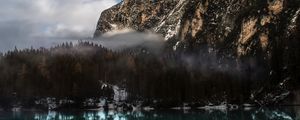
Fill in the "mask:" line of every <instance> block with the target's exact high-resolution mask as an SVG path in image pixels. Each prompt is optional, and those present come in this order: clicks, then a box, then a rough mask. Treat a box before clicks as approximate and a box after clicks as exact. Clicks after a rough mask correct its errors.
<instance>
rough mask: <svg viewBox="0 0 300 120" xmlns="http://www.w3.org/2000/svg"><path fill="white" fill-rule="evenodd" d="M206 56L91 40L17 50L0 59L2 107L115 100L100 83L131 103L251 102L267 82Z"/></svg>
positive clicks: (250, 71)
mask: <svg viewBox="0 0 300 120" xmlns="http://www.w3.org/2000/svg"><path fill="white" fill-rule="evenodd" d="M206 55H208V54H204V53H199V54H185V53H182V52H165V53H162V55H156V54H152V53H151V52H149V51H148V50H147V49H144V48H142V47H136V48H132V49H124V50H120V51H111V50H108V49H106V48H104V47H103V46H101V45H98V44H93V43H89V42H79V43H78V44H76V45H73V44H72V43H64V44H62V45H59V46H56V47H52V48H49V49H45V48H40V49H32V48H31V49H24V50H18V49H17V48H16V49H15V50H14V51H9V52H7V53H5V54H1V55H0V76H1V78H0V101H1V102H0V103H2V104H3V105H8V104H6V103H10V101H11V100H14V99H17V100H20V101H27V102H28V103H32V102H33V101H34V100H36V99H39V98H45V97H55V98H68V99H73V100H77V101H82V100H83V99H86V98H101V97H106V98H108V99H112V94H113V93H112V91H109V90H102V89H101V84H100V83H101V82H105V83H110V84H113V85H118V86H122V87H124V88H126V90H127V91H128V93H129V99H128V101H135V100H149V101H151V100H152V101H153V100H161V101H168V102H169V103H172V102H173V103H182V102H202V103H208V102H209V101H213V102H216V103H221V102H223V101H228V102H233V103H243V102H249V96H250V94H251V90H253V89H255V88H259V87H260V84H258V83H260V82H261V81H263V79H264V78H261V79H257V78H256V77H255V78H254V77H249V76H254V75H256V74H257V72H253V71H254V69H255V68H251V67H243V68H239V69H237V68H238V65H236V64H232V63H229V62H228V63H217V60H214V59H213V58H212V57H210V56H206ZM193 57H196V58H193ZM199 57H201V58H203V59H198V58H199ZM195 60H197V61H195ZM245 76H246V77H245ZM268 84H270V87H271V85H272V83H268ZM268 84H266V81H264V85H268Z"/></svg>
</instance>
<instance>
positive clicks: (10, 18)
mask: <svg viewBox="0 0 300 120" xmlns="http://www.w3.org/2000/svg"><path fill="white" fill-rule="evenodd" d="M117 2H119V1H118V0H5V1H4V0H1V1H0V16H1V17H0V51H2V52H3V51H7V50H9V49H12V48H14V46H17V47H19V48H24V47H30V46H35V47H40V46H43V47H44V46H49V44H50V45H51V44H55V43H60V42H61V41H66V40H78V39H81V38H88V37H92V35H93V32H94V30H95V29H96V28H95V27H96V24H97V21H98V19H99V16H100V13H101V12H102V11H103V10H105V9H107V8H109V7H111V6H113V5H115V4H117Z"/></svg>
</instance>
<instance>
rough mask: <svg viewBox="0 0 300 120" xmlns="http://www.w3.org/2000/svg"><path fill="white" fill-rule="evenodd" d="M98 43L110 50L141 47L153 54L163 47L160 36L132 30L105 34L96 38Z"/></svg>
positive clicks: (162, 39)
mask: <svg viewBox="0 0 300 120" xmlns="http://www.w3.org/2000/svg"><path fill="white" fill-rule="evenodd" d="M96 41H99V42H98V43H99V44H101V45H103V46H105V47H107V48H110V49H112V50H116V51H118V50H123V49H128V48H135V47H143V48H147V49H148V50H150V51H151V52H153V53H160V52H161V51H162V49H163V46H164V43H165V42H164V38H163V36H162V35H159V34H156V33H152V32H138V31H134V30H132V29H123V30H115V31H111V32H107V33H105V34H103V35H102V36H100V37H98V38H97V39H96Z"/></svg>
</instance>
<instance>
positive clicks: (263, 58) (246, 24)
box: [94, 0, 300, 104]
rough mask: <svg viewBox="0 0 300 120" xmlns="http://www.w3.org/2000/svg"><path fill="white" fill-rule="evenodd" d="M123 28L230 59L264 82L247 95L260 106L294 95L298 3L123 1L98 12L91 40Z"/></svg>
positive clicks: (183, 48) (179, 47) (297, 69)
mask: <svg viewBox="0 0 300 120" xmlns="http://www.w3.org/2000/svg"><path fill="white" fill-rule="evenodd" d="M128 28H130V29H134V30H137V31H151V32H155V33H158V34H161V35H163V36H164V38H165V41H166V43H168V44H167V49H169V50H171V51H187V52H199V51H201V53H203V52H205V53H208V54H215V55H217V56H218V59H219V60H222V59H226V58H230V59H231V60H234V61H235V62H236V65H237V67H240V68H243V70H245V72H247V73H246V74H245V75H246V76H247V77H248V78H249V80H252V79H259V80H261V81H263V82H261V83H262V84H263V85H262V87H258V89H256V90H254V92H253V96H251V97H252V99H253V100H255V101H256V102H257V103H259V104H264V103H268V102H277V101H280V100H282V99H285V98H286V97H287V96H289V98H292V99H294V98H297V95H298V96H299V92H296V91H299V88H300V86H299V85H300V77H299V73H300V65H299V63H300V62H299V61H300V54H299V52H300V47H299V45H300V43H299V40H300V39H299V38H300V0H124V1H122V2H121V3H119V4H117V5H115V6H113V7H111V8H109V9H107V10H105V11H104V12H103V13H102V14H101V17H100V19H99V22H98V25H97V29H96V31H95V34H94V37H99V36H101V35H102V34H103V33H106V32H109V31H113V30H120V29H128ZM244 64H246V66H247V68H244ZM269 84H271V85H272V87H268V85H269ZM298 99H299V97H298ZM289 102H291V101H289ZM299 103H300V102H299V100H298V104H299Z"/></svg>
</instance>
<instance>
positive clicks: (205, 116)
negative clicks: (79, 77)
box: [0, 107, 300, 120]
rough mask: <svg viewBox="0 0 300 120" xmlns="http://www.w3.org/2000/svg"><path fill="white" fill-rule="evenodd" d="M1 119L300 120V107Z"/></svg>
mask: <svg viewBox="0 0 300 120" xmlns="http://www.w3.org/2000/svg"><path fill="white" fill-rule="evenodd" d="M0 120H300V107H299V108H297V107H284V108H255V109H248V110H232V111H220V110H206V111H204V110H203V111H202V110H199V111H198V110H197V111H175V110H174V111H151V112H114V111H109V112H104V111H65V112H55V111H49V112H34V111H22V112H3V111H2V112H0Z"/></svg>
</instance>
